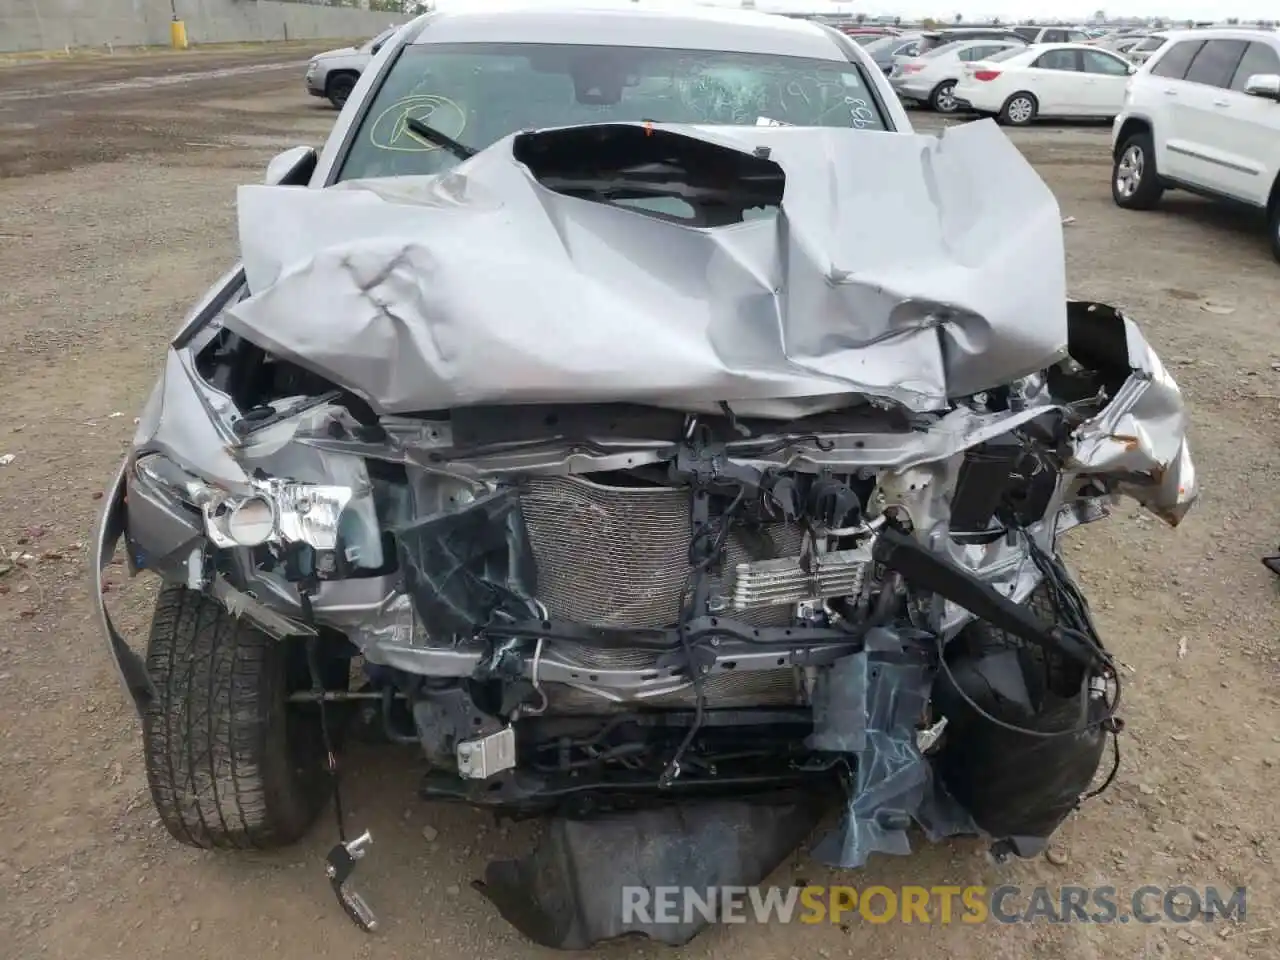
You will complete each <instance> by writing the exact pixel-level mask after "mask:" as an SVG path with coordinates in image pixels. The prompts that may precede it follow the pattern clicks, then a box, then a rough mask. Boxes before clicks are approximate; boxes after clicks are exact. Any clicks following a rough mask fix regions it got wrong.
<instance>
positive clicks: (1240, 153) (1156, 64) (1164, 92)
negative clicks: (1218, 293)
mask: <svg viewBox="0 0 1280 960" xmlns="http://www.w3.org/2000/svg"><path fill="white" fill-rule="evenodd" d="M1162 36H1163V37H1164V39H1165V44H1164V46H1163V48H1162V49H1161V51H1160V53H1159V54H1158V55H1157V56H1154V57H1152V58H1151V60H1150V61H1149V62H1148V63H1147V64H1146V65H1145V66H1143V67H1142V68H1141V69H1139V70H1138V72H1137V73H1136V74H1135V75H1134V76H1133V77H1131V78H1130V83H1129V94H1128V98H1127V99H1126V101H1125V105H1124V109H1123V110H1122V111H1121V113H1120V114H1119V115H1118V116H1117V117H1116V119H1115V124H1114V126H1113V127H1112V135H1111V154H1112V164H1113V165H1112V173H1111V196H1112V199H1113V200H1114V201H1115V203H1116V205H1117V206H1119V207H1124V208H1126V209H1129V210H1150V209H1151V208H1153V207H1155V206H1156V205H1157V204H1158V203H1159V202H1160V198H1161V196H1162V195H1163V194H1164V191H1165V190H1167V189H1170V188H1180V189H1185V190H1188V191H1191V192H1193V193H1197V194H1201V195H1203V196H1208V197H1212V198H1215V199H1220V200H1225V201H1227V202H1229V203H1234V204H1238V205H1243V206H1245V207H1247V208H1253V209H1255V210H1259V211H1261V212H1263V213H1265V215H1266V217H1267V223H1268V233H1269V235H1270V242H1271V250H1272V252H1273V253H1274V254H1275V256H1276V259H1278V260H1280V36H1277V35H1276V34H1275V33H1274V32H1271V31H1260V30H1249V29H1244V28H1234V29H1233V28H1223V29H1196V30H1179V31H1170V32H1167V33H1165V34H1162Z"/></svg>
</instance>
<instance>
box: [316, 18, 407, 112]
mask: <svg viewBox="0 0 1280 960" xmlns="http://www.w3.org/2000/svg"><path fill="white" fill-rule="evenodd" d="M399 29H400V28H399V27H387V29H386V30H383V31H382V32H381V33H380V34H378V35H377V36H376V37H374V38H373V39H372V40H368V41H366V42H365V43H363V44H361V45H360V46H358V47H341V48H339V49H337V50H327V51H325V52H324V53H317V54H316V55H315V56H314V57H312V58H311V60H310V61H309V62H308V63H307V75H306V84H307V93H309V94H311V95H312V96H313V97H324V98H325V99H326V100H328V101H329V102H330V103H332V104H333V105H334V106H335V107H337V108H338V109H339V110H341V109H342V105H343V104H344V103H346V102H347V97H349V96H351V91H352V90H353V89H355V85H356V81H357V80H359V79H360V74H362V73H363V72H364V68H365V67H367V66H368V65H369V61H371V60H372V59H373V58H374V57H375V56H376V55H377V53H378V51H379V50H381V49H382V45H383V44H384V43H386V42H387V41H388V40H390V39H391V38H392V37H393V36H394V35H395V32H396V31H397V30H399Z"/></svg>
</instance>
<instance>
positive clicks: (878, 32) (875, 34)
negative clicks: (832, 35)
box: [837, 26, 899, 47]
mask: <svg viewBox="0 0 1280 960" xmlns="http://www.w3.org/2000/svg"><path fill="white" fill-rule="evenodd" d="M837 29H839V31H840V32H841V33H843V34H844V35H845V36H846V37H848V38H849V39H851V40H852V41H853V42H854V43H856V44H858V45H860V46H863V47H865V46H867V45H868V44H870V43H874V42H875V41H877V40H883V39H885V38H886V37H896V36H898V34H899V31H898V30H895V29H894V28H893V27H860V26H852V27H839V28H837Z"/></svg>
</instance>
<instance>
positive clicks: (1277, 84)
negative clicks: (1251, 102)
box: [1244, 73, 1280, 100]
mask: <svg viewBox="0 0 1280 960" xmlns="http://www.w3.org/2000/svg"><path fill="white" fill-rule="evenodd" d="M1244 92H1245V93H1247V94H1249V96H1251V97H1262V98H1263V99H1264V100H1280V74H1275V73H1255V74H1252V75H1251V76H1250V77H1249V79H1248V80H1247V81H1245V85H1244Z"/></svg>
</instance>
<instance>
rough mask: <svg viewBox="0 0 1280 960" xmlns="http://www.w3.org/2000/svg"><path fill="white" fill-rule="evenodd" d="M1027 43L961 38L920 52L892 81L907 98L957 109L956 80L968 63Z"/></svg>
mask: <svg viewBox="0 0 1280 960" xmlns="http://www.w3.org/2000/svg"><path fill="white" fill-rule="evenodd" d="M1024 46H1026V44H1025V43H1023V42H1022V41H1021V40H1016V41H1015V40H991V39H981V40H957V41H956V42H955V43H949V44H947V45H945V46H941V47H935V48H934V49H932V50H929V51H927V52H925V53H922V54H920V56H918V57H916V58H915V59H914V60H910V61H908V62H907V63H905V64H903V65H902V66H901V67H899V68H898V69H896V70H895V71H894V73H893V75H892V76H891V77H890V78H889V83H890V85H892V87H893V90H894V92H895V93H897V95H898V96H899V97H900V98H902V99H904V100H915V101H917V102H919V103H923V104H926V105H927V106H928V107H929V108H930V109H932V110H936V111H937V112H938V113H955V112H956V110H957V109H958V104H957V103H956V98H955V87H956V81H958V80H959V79H960V74H961V73H963V71H964V66H965V64H967V63H972V62H974V61H977V60H985V59H987V58H988V57H990V56H992V55H993V54H996V53H999V52H1000V51H1001V50H1008V49H1009V48H1010V47H1015V48H1016V47H1024Z"/></svg>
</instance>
